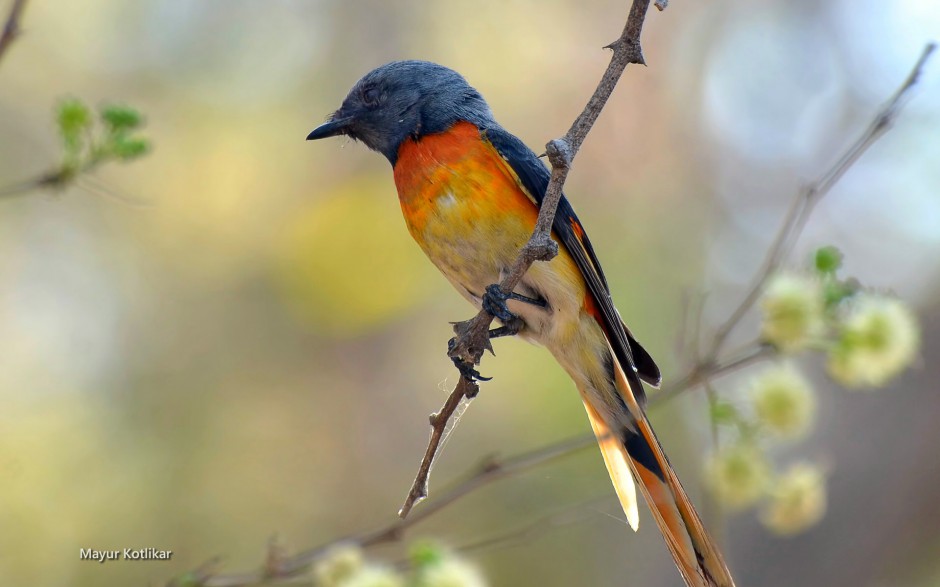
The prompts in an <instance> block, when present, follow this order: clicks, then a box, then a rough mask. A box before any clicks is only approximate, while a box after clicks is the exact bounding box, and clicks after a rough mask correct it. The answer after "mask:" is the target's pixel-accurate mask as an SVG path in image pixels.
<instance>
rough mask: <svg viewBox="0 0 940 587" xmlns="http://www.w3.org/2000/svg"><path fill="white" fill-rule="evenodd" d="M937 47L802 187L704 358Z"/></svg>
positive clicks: (888, 119) (889, 117) (883, 128)
mask: <svg viewBox="0 0 940 587" xmlns="http://www.w3.org/2000/svg"><path fill="white" fill-rule="evenodd" d="M934 49H936V44H935V43H928V44H927V46H926V47H924V50H923V52H922V53H921V55H920V58H919V59H918V60H917V63H915V64H914V67H913V69H911V72H910V73H909V74H908V76H907V78H906V79H905V80H904V83H902V84H901V87H899V88H898V89H897V91H896V92H895V93H894V95H893V96H892V97H891V99H890V100H888V102H887V104H885V105H884V106H883V107H882V109H881V110H880V111H879V112H878V113H877V114H876V115H875V118H874V119H873V120H872V121H871V123H870V124H869V125H868V128H867V129H866V130H865V132H864V133H862V135H861V136H860V137H859V138H858V139H857V140H856V141H855V142H854V143H853V144H852V145H851V146H850V147H849V148H848V150H846V151H845V153H843V154H842V156H841V157H839V159H838V160H837V161H836V162H835V164H834V165H833V166H832V167H830V168H829V169H828V170H827V171H826V172H825V173H823V174H822V175H821V176H820V177H819V178H818V179H816V181H814V182H813V183H811V184H809V185H808V186H806V187H805V188H803V190H801V191H800V193H799V194H798V195H797V197H796V199H794V201H793V203H792V204H791V205H790V210H789V211H788V212H787V216H786V218H785V219H784V221H783V225H782V226H781V227H780V231H779V232H778V233H777V236H776V237H775V238H774V241H773V244H771V246H770V249H769V250H768V251H767V256H766V257H765V259H764V263H763V265H762V266H761V268H760V270H759V271H758V273H757V277H756V278H755V279H754V281H753V283H752V284H751V287H750V289H749V290H748V292H747V294H746V295H745V296H744V299H743V300H742V301H741V303H740V304H739V305H738V307H737V308H735V309H734V311H733V312H732V313H731V316H730V317H729V318H728V319H727V320H726V321H725V322H724V323H722V324H721V326H719V327H718V329H717V330H716V331H715V336H714V338H713V339H712V344H711V348H710V350H709V354H708V356H707V357H706V358H705V361H706V362H708V361H710V360H714V359H715V357H717V356H718V354H719V353H720V352H721V350H722V348H723V347H724V344H725V342H726V341H727V339H728V336H729V335H730V334H731V332H732V331H733V330H734V328H735V326H737V325H738V324H739V323H740V322H741V319H742V318H743V317H744V315H745V314H746V313H747V311H748V310H750V309H751V307H752V306H753V305H754V303H755V302H756V301H757V298H758V297H760V293H761V291H762V289H763V287H764V284H765V283H766V282H767V279H768V278H769V277H770V276H771V275H772V274H773V273H774V271H776V270H777V268H778V267H779V266H780V263H781V262H782V261H783V259H784V258H786V256H787V255H788V254H789V253H790V251H791V250H792V249H793V245H794V244H795V242H796V241H797V239H798V238H799V236H800V234H801V233H802V232H803V228H804V227H805V226H806V222H807V221H808V220H809V217H810V214H812V212H813V209H814V208H815V207H816V204H818V203H819V202H820V200H822V199H823V198H824V197H825V196H826V194H828V193H829V191H830V190H831V189H832V186H834V185H835V184H836V182H838V181H839V179H841V178H842V176H843V175H845V172H846V171H848V170H849V169H850V168H851V167H852V165H854V164H855V162H856V161H858V159H859V158H860V157H861V156H862V155H863V154H864V153H865V151H867V150H868V148H869V147H871V146H872V145H873V144H875V142H877V141H878V139H879V138H881V137H882V136H883V135H884V133H885V132H887V131H888V129H890V128H891V126H892V125H893V124H894V121H895V119H896V118H897V116H898V113H899V112H900V110H901V106H902V105H903V101H904V99H905V98H906V97H907V94H908V92H909V90H910V89H911V88H912V87H914V85H915V84H917V80H918V79H919V78H920V76H921V74H922V73H923V70H924V65H926V63H927V59H929V58H930V55H931V53H933V51H934Z"/></svg>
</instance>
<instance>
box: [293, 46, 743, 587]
mask: <svg viewBox="0 0 940 587" xmlns="http://www.w3.org/2000/svg"><path fill="white" fill-rule="evenodd" d="M334 136H345V137H349V138H351V139H353V140H355V141H359V142H361V143H363V144H364V145H365V146H366V147H368V148H369V149H371V150H373V151H377V152H379V153H381V154H382V155H384V156H385V158H386V159H387V160H388V162H389V163H390V164H391V166H392V172H393V176H394V182H395V186H396V188H397V192H398V199H399V203H400V204H401V210H402V214H403V216H404V219H405V224H406V226H407V228H408V231H409V232H410V233H411V236H412V237H413V238H414V240H415V241H417V243H418V245H419V246H420V247H421V249H423V251H424V253H425V254H426V255H427V256H428V258H429V259H430V260H431V262H432V263H433V264H434V265H436V266H437V268H438V269H439V270H440V272H441V273H442V274H443V275H444V277H445V278H446V279H447V280H448V281H449V282H450V283H451V284H452V285H453V286H454V288H456V289H457V291H458V292H460V294H462V295H463V297H464V298H466V299H467V300H468V301H469V302H470V303H472V304H473V305H474V306H475V307H476V308H477V309H480V308H484V309H486V310H487V311H488V312H489V313H490V314H492V315H493V316H494V318H496V319H497V320H498V321H499V322H500V323H501V324H502V325H503V326H502V327H500V328H496V329H494V330H493V334H494V335H495V336H500V335H516V336H519V337H521V338H523V339H525V340H528V341H530V342H534V343H536V344H538V345H541V346H544V347H545V348H547V350H548V351H549V352H550V353H551V354H552V355H553V356H554V358H555V359H556V360H557V361H558V363H560V365H561V366H562V368H563V369H564V370H565V371H566V372H567V374H568V375H569V376H570V377H571V379H572V380H573V381H574V383H575V385H576V387H577V389H578V391H579V392H580V395H581V399H582V400H583V403H584V407H585V410H586V411H587V415H588V419H589V421H590V424H591V427H592V429H593V431H594V433H595V435H596V437H597V442H598V445H599V447H600V450H601V454H602V456H603V460H604V463H605V464H606V466H607V470H608V472H609V474H610V478H611V481H612V483H613V486H614V489H615V492H616V494H617V496H618V498H619V500H620V503H621V505H622V507H623V509H624V513H625V515H626V517H627V520H628V521H629V523H630V525H631V526H632V527H633V529H634V530H637V526H638V520H639V510H638V505H637V498H636V487H637V486H638V487H639V489H640V492H641V494H642V495H643V496H644V497H645V499H646V501H647V503H648V505H649V508H650V511H651V513H652V516H653V518H654V520H655V521H656V524H657V526H658V527H659V529H660V531H661V533H662V535H663V537H664V539H665V542H666V545H667V546H668V548H669V551H670V553H671V554H672V557H673V559H674V561H675V563H676V567H677V568H678V570H679V573H680V574H681V575H682V578H683V579H684V581H685V583H686V585H687V586H689V587H733V586H734V580H733V579H732V577H731V573H730V571H729V570H728V567H727V564H726V563H725V560H724V557H723V555H722V553H721V550H720V549H719V547H718V545H717V544H716V542H715V541H714V540H713V539H712V538H711V537H710V536H709V534H708V532H707V531H706V529H705V527H704V525H703V523H702V521H701V518H700V517H699V515H698V513H697V512H696V510H695V507H694V506H693V504H692V502H691V500H690V499H689V497H688V495H687V494H686V492H685V490H684V489H683V488H682V485H681V483H680V482H679V479H678V477H677V476H676V473H675V471H674V470H673V468H672V466H671V465H670V463H669V460H668V459H667V457H666V455H665V454H664V452H663V449H662V446H661V445H660V443H659V440H658V439H657V437H656V434H655V433H654V431H653V428H652V426H651V425H650V422H649V420H648V419H647V417H646V414H645V403H646V392H645V390H644V387H643V382H646V383H648V384H650V385H652V386H658V385H659V383H660V381H661V374H660V370H659V367H658V366H657V365H656V362H655V361H654V360H653V358H652V357H651V356H650V355H649V353H648V352H647V351H646V350H645V349H644V348H643V347H642V346H641V345H640V344H639V343H638V342H637V341H636V338H635V337H634V336H633V334H632V332H631V331H630V330H629V329H628V328H627V327H626V325H625V324H624V322H623V320H622V319H621V317H620V314H619V313H618V311H617V309H616V308H615V307H614V304H613V301H612V299H611V293H610V287H609V285H608V282H607V279H606V277H605V276H604V272H603V270H602V269H601V265H600V262H599V261H598V258H597V254H596V253H595V251H594V247H593V246H592V245H591V241H590V240H589V239H588V235H587V233H586V232H585V230H584V227H583V225H582V224H581V221H580V220H579V219H578V217H577V215H576V214H575V212H574V209H573V208H572V207H571V204H570V202H569V200H568V198H567V197H565V196H562V199H561V200H560V202H559V204H558V208H557V211H556V215H555V219H554V223H553V225H552V238H553V240H555V241H556V242H557V243H559V245H560V246H559V254H558V255H557V256H555V257H554V258H553V259H551V260H550V261H546V262H538V263H535V264H533V265H532V266H531V268H530V269H529V270H528V271H527V272H526V274H525V275H524V277H523V278H522V280H521V281H520V283H519V285H518V286H517V287H516V288H515V290H514V291H513V292H511V293H509V294H504V293H503V292H502V291H501V290H500V289H499V287H498V285H496V284H497V283H498V282H499V281H500V280H501V279H502V278H503V277H504V276H505V275H506V274H507V273H508V271H509V269H510V267H511V266H512V265H513V262H514V260H515V258H516V257H517V255H518V253H519V251H520V249H521V248H522V246H523V245H525V243H526V242H527V241H528V239H529V237H530V235H531V234H532V232H533V229H534V226H535V222H536V218H537V216H538V213H539V208H540V206H541V203H542V200H543V198H544V196H545V191H546V188H547V186H548V183H549V178H550V172H549V170H548V168H547V167H546V166H545V165H544V164H543V163H542V161H541V159H540V158H539V157H538V156H537V155H536V154H535V152H533V151H532V150H531V149H529V148H528V147H527V146H526V145H525V144H524V143H523V142H522V141H521V140H520V139H519V138H517V137H516V136H514V135H513V134H511V133H510V132H508V131H507V130H505V129H504V128H503V127H502V126H500V124H499V123H497V122H496V120H495V118H494V116H493V113H492V111H491V109H490V107H489V105H488V104H487V102H486V101H485V100H484V99H483V97H482V95H481V94H480V92H478V91H477V90H476V89H474V88H473V87H472V86H470V84H469V83H468V82H467V81H466V80H465V79H464V77H463V76H461V75H460V74H459V73H457V72H456V71H454V70H452V69H450V68H448V67H445V66H442V65H438V64H435V63H432V62H429V61H418V60H407V61H393V62H391V63H387V64H385V65H382V66H380V67H378V68H376V69H374V70H372V71H370V72H369V73H367V74H366V75H365V76H363V77H362V78H361V79H360V80H359V81H357V82H356V83H355V84H354V85H353V87H352V89H351V90H350V91H349V92H348V94H347V96H346V98H345V99H344V100H343V102H342V105H341V106H340V107H339V109H338V110H336V111H335V112H333V113H332V114H331V115H329V116H328V118H327V121H326V122H325V123H323V124H321V125H319V126H317V127H316V128H315V129H314V130H313V131H312V132H310V133H309V134H308V135H307V140H317V139H324V138H327V137H334ZM464 367H465V370H464V371H465V373H466V371H467V370H466V367H467V366H464ZM469 371H470V374H471V375H473V374H474V372H473V371H472V369H470V370H469Z"/></svg>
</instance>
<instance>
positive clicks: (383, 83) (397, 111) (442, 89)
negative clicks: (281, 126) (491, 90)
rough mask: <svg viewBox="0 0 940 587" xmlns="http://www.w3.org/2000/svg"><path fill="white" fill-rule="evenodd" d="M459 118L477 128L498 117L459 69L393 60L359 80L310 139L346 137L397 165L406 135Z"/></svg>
mask: <svg viewBox="0 0 940 587" xmlns="http://www.w3.org/2000/svg"><path fill="white" fill-rule="evenodd" d="M459 120H466V121H469V122H472V123H474V124H476V125H477V126H485V125H486V124H488V123H492V120H493V118H492V113H491V112H490V108H489V106H487V104H486V101H484V100H483V97H482V96H480V93H479V92H477V91H476V90H475V89H473V88H472V87H470V85H469V84H468V83H467V81H466V80H465V79H464V78H463V77H462V76H461V75H460V74H459V73H457V72H456V71H454V70H452V69H448V68H446V67H444V66H442V65H437V64H436V63H430V62H427V61H393V62H392V63H388V64H386V65H383V66H381V67H379V68H376V69H373V70H372V71H370V72H369V73H367V74H366V75H365V76H364V77H363V78H362V79H361V80H359V81H358V82H356V84H355V85H354V86H353V88H352V90H350V91H349V95H347V96H346V99H345V100H343V105H342V106H340V108H339V110H337V111H336V112H334V113H333V114H332V115H330V119H329V121H328V122H325V123H323V124H321V125H320V126H318V127H317V128H315V129H314V130H313V132H311V133H310V134H309V135H307V140H308V141H310V140H316V139H323V138H326V137H332V136H337V135H346V136H348V137H351V138H353V139H355V140H358V141H362V142H363V143H365V145H366V146H367V147H369V148H370V149H372V150H374V151H378V152H380V153H382V154H383V155H385V156H386V157H387V158H388V160H389V161H390V162H391V163H392V165H394V164H395V160H396V158H397V155H398V148H399V146H400V145H401V143H402V142H403V141H404V140H405V139H408V138H412V139H415V140H417V139H419V138H420V137H421V136H423V135H427V134H433V133H438V132H442V131H444V130H447V129H448V128H450V126H451V125H453V124H454V123H455V122H457V121H459Z"/></svg>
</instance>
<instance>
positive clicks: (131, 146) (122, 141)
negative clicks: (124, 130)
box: [110, 136, 150, 161]
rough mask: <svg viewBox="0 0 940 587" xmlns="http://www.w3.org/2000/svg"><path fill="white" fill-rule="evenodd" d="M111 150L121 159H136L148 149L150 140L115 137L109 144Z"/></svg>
mask: <svg viewBox="0 0 940 587" xmlns="http://www.w3.org/2000/svg"><path fill="white" fill-rule="evenodd" d="M110 147H111V152H112V153H114V156H115V157H117V158H118V159H120V160H121V161H130V160H131V159H136V158H137V157H140V156H141V155H144V154H145V153H147V151H149V150H150V141H148V140H147V139H141V138H128V137H123V136H121V137H117V138H116V139H115V140H114V141H113V142H112V143H111V145H110Z"/></svg>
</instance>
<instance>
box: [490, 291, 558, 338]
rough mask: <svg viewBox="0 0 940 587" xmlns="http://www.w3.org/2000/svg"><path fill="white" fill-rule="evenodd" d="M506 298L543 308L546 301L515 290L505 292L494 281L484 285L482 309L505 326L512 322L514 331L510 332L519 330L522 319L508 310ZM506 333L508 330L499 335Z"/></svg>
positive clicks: (505, 334)
mask: <svg viewBox="0 0 940 587" xmlns="http://www.w3.org/2000/svg"><path fill="white" fill-rule="evenodd" d="M507 300H516V301H518V302H525V303H526V304H532V305H533V306H538V307H540V308H544V307H545V306H546V302H545V300H543V299H537V298H530V297H528V296H524V295H521V294H517V293H516V292H509V293H505V292H504V291H503V290H502V289H500V287H499V285H498V284H495V283H494V284H492V285H488V286H487V287H486V292H485V293H484V294H483V299H482V305H483V309H484V310H486V311H487V312H488V313H489V314H490V315H491V316H493V317H494V318H497V319H498V320H499V321H500V322H502V323H503V324H506V325H507V326H508V325H510V324H514V325H515V326H513V327H512V328H515V332H513V333H512V334H516V332H519V328H521V326H522V321H521V320H520V319H519V317H518V316H516V315H515V314H513V313H512V312H510V311H509V306H508V305H506V301H507ZM497 330H498V329H497ZM508 334H509V332H508V331H506V332H505V333H503V334H500V336H507V335H508Z"/></svg>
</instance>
